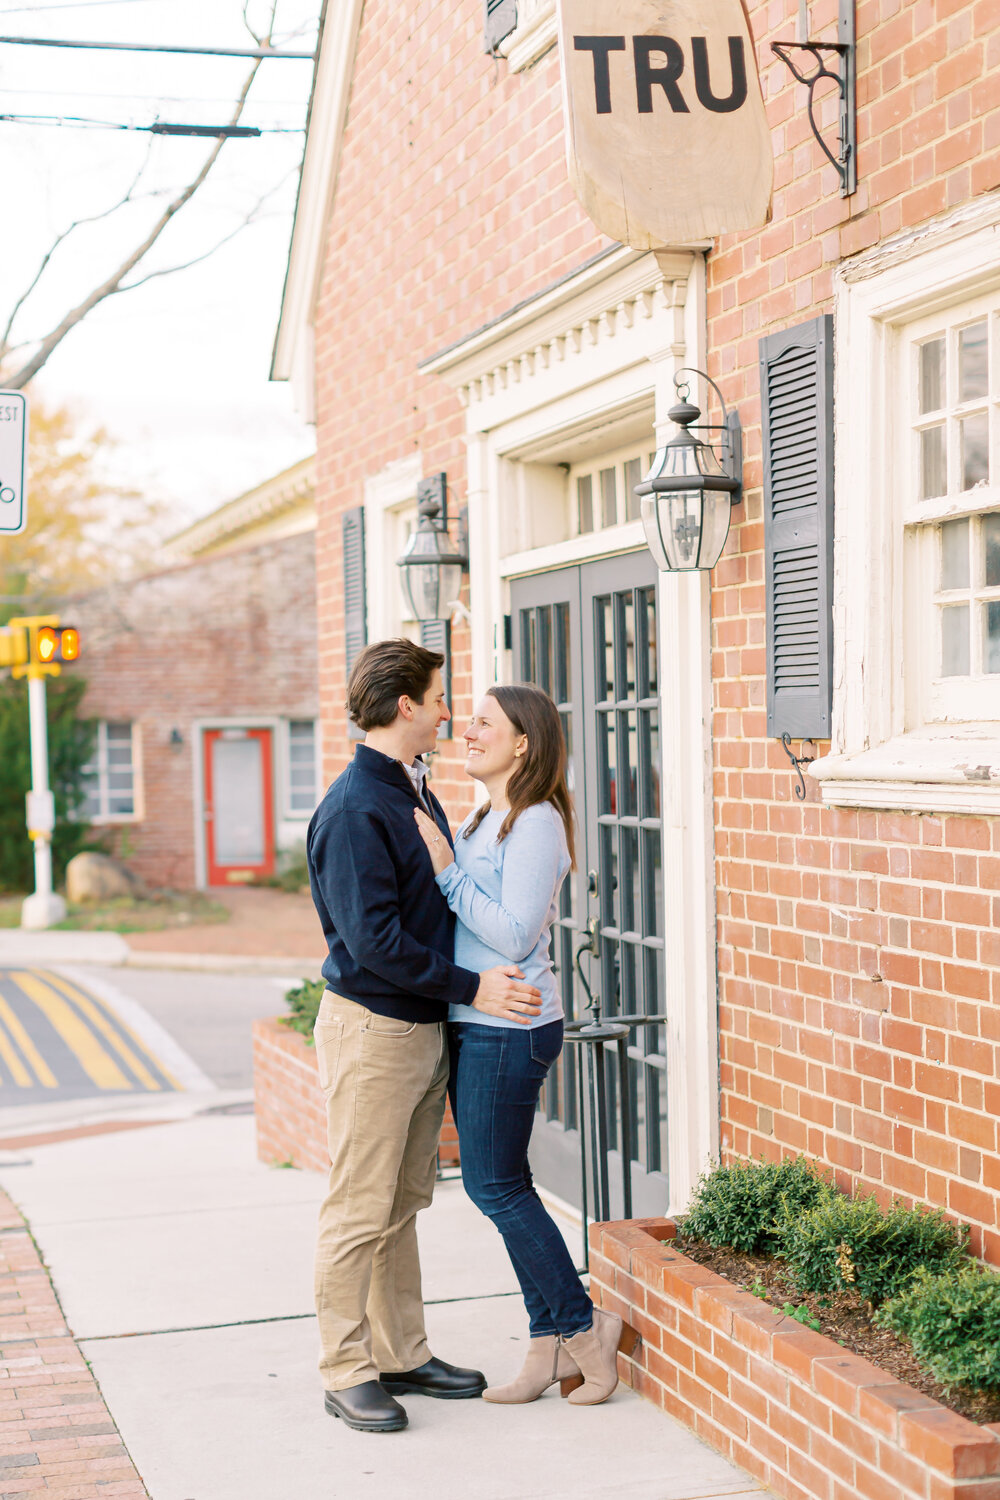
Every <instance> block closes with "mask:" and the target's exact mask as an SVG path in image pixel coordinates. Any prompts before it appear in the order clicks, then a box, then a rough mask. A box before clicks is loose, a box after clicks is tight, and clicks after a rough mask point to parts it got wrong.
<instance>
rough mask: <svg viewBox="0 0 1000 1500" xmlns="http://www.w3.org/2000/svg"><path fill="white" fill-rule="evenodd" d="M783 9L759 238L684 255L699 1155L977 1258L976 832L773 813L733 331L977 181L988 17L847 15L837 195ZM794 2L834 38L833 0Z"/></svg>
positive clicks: (982, 1049) (980, 963) (813, 812)
mask: <svg viewBox="0 0 1000 1500" xmlns="http://www.w3.org/2000/svg"><path fill="white" fill-rule="evenodd" d="M794 10H795V6H794V4H793V3H792V0H787V3H785V4H783V5H782V4H778V5H769V6H760V5H759V6H756V7H752V19H753V26H754V33H755V37H756V40H757V43H758V55H759V57H760V59H761V61H762V64H763V81H764V87H765V92H766V95H767V108H768V115H769V119H770V121H771V126H772V136H773V141H774V150H775V198H774V218H773V222H772V223H771V225H770V226H769V227H768V228H767V229H765V230H762V231H761V232H759V233H756V234H749V235H743V236H729V237H727V238H725V239H723V240H721V241H720V242H719V244H718V246H717V250H716V252H715V253H714V254H713V255H712V256H711V257H710V258H709V263H708V349H709V364H708V369H709V373H710V374H711V375H713V376H714V377H715V378H716V379H717V380H718V381H719V383H720V385H721V386H722V389H723V392H724V394H725V396H726V399H727V401H732V402H734V403H736V404H737V405H738V406H739V410H740V415H741V418H742V421H743V427H744V436H745V444H746V456H747V462H746V466H745V470H744V481H745V484H746V491H745V500H744V504H743V506H742V508H741V510H742V517H741V520H740V523H739V525H738V526H736V527H735V528H734V532H733V535H732V536H731V538H730V541H729V543H728V545H727V548H726V553H725V555H724V557H723V559H722V561H721V562H720V564H719V566H718V568H717V569H716V571H715V575H714V590H713V598H712V612H713V619H714V625H713V656H712V675H713V679H714V684H715V722H714V734H715V792H716V855H717V865H716V869H717V877H718V912H719V925H718V943H719V947H718V952H719V969H720V1022H721V1061H722V1094H723V1103H722V1123H723V1132H722V1138H723V1146H724V1150H725V1151H726V1152H727V1153H734V1154H737V1155H740V1156H748V1155H756V1154H759V1153H764V1154H766V1155H776V1154H779V1153H782V1152H788V1151H806V1152H808V1153H810V1154H815V1155H816V1156H818V1157H820V1158H821V1159H823V1160H824V1161H827V1162H829V1163H831V1164H832V1165H833V1166H834V1167H835V1168H837V1169H838V1176H839V1177H840V1179H841V1182H842V1183H843V1185H845V1186H846V1185H847V1184H848V1183H850V1182H852V1181H853V1182H859V1183H862V1184H865V1185H867V1186H870V1187H873V1188H876V1189H877V1190H879V1192H880V1193H881V1194H882V1195H883V1196H886V1197H887V1196H889V1195H891V1194H892V1193H899V1194H903V1195H905V1196H907V1197H912V1198H919V1199H924V1200H927V1201H930V1202H933V1203H938V1204H942V1205H944V1206H945V1207H946V1208H947V1209H948V1210H949V1211H950V1212H951V1213H953V1214H955V1215H957V1216H959V1217H961V1218H965V1219H968V1220H971V1221H972V1222H973V1224H974V1225H975V1226H976V1228H975V1232H974V1235H973V1243H974V1246H975V1248H976V1249H977V1250H982V1251H983V1252H985V1253H986V1254H987V1255H988V1256H989V1257H990V1258H991V1259H992V1260H994V1261H997V1260H1000V1233H998V1230H997V1226H998V1218H997V1211H998V1205H1000V1196H998V1194H1000V1156H998V1149H997V1147H998V1142H997V1131H996V1119H997V1115H998V1111H1000V1087H998V1085H997V1084H996V1082H995V1079H996V1076H997V1061H998V1057H997V1045H996V1044H997V1042H998V1041H1000V941H998V938H997V935H996V931H995V927H996V921H997V918H998V916H1000V903H998V902H997V900H996V897H995V893H997V892H998V891H1000V822H998V821H997V820H996V819H980V818H972V817H957V816H950V817H933V816H927V815H906V814H899V813H888V812H854V811H845V810H834V809H829V808H827V809H824V808H822V807H820V806H818V805H816V792H815V790H811V791H810V794H809V802H808V803H807V804H806V805H802V804H800V803H798V802H796V801H795V800H794V799H793V797H792V773H791V768H790V766H789V763H788V760H787V758H786V756H785V754H784V752H783V750H782V748H781V745H780V743H778V742H777V741H774V740H768V739H767V738H766V723H765V709H764V678H763V666H764V658H763V648H764V614H763V609H764V584H763V576H764V557H763V551H762V545H763V519H762V496H761V488H760V486H761V481H762V469H761V436H760V396H759V384H758V367H757V341H758V339H759V338H760V337H762V336H763V335H765V334H767V333H771V332H773V331H774V330H775V329H779V328H783V327H787V326H790V325H794V324H795V323H798V322H801V321H803V320H804V319H806V318H809V317H812V316H815V315H816V314H817V313H819V312H825V311H828V310H829V309H830V308H831V305H832V302H831V291H832V278H833V272H834V269H835V267H836V266H837V264H838V262H839V261H840V260H841V259H843V258H844V257H846V256H849V255H852V254H854V253H856V252H858V251H859V250H862V249H865V248H867V247H868V246H870V245H873V244H875V243H876V242H877V241H879V240H881V239H883V238H885V237H886V236H888V235H891V234H893V233H896V232H897V231H899V230H901V229H905V228H908V227H910V226H912V225H915V224H918V223H921V222H923V221H924V220H926V219H927V218H929V217H930V216H932V215H934V214H937V213H939V212H941V211H943V210H946V209H948V208H951V207H954V206H955V205H956V204H960V203H962V202H964V201H966V200H967V199H968V198H969V197H970V196H972V195H975V194H977V193H981V192H983V191H985V190H988V189H994V188H996V187H997V185H998V184H1000V78H998V69H1000V4H997V3H996V0H978V3H962V0H917V3H909V4H907V3H902V0H890V3H885V0H883V3H874V0H871V3H866V0H859V4H858V8H857V18H858V32H859V51H858V133H859V150H858V166H859V188H858V192H857V194H856V195H855V196H853V197H852V198H850V199H848V200H845V199H842V198H841V197H840V196H839V195H838V190H837V178H836V174H835V172H834V170H833V168H832V167H830V166H828V165H825V164H823V157H822V153H821V152H820V149H819V147H818V146H817V145H816V144H815V143H814V142H813V140H812V138H811V135H810V132H809V126H808V122H807V119H806V116H805V113H804V111H803V109H802V103H803V98H804V92H805V91H804V90H803V89H801V88H798V87H796V86H793V85H792V84H791V82H790V80H789V77H788V74H787V72H786V70H785V69H784V67H783V65H782V64H781V63H780V62H779V61H778V60H777V59H776V58H773V57H772V56H771V53H770V47H769V45H768V44H769V42H770V40H771V39H772V38H778V37H781V36H786V37H787V36H791V35H793V34H794V32H793V25H792V22H793V13H794ZM811 11H812V14H813V18H814V19H813V33H814V35H821V34H822V35H830V36H832V35H833V32H832V31H830V30H827V31H825V32H823V31H822V26H823V24H824V23H829V24H832V23H833V22H834V20H835V14H836V6H835V5H834V4H833V3H832V0H827V3H825V4H814V5H812V6H811ZM831 118H832V115H831ZM829 139H831V140H834V141H835V139H836V129H835V126H833V127H832V128H831V131H830V133H829ZM737 514H738V515H739V514H740V512H737Z"/></svg>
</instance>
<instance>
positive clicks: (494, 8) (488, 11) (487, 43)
mask: <svg viewBox="0 0 1000 1500" xmlns="http://www.w3.org/2000/svg"><path fill="white" fill-rule="evenodd" d="M516 25H517V0H483V48H484V50H485V51H486V52H495V51H496V50H497V48H498V47H499V45H500V43H501V42H502V41H503V39H504V37H506V36H510V34H511V32H512V31H513V30H514V27H515V26H516Z"/></svg>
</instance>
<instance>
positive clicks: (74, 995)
mask: <svg viewBox="0 0 1000 1500" xmlns="http://www.w3.org/2000/svg"><path fill="white" fill-rule="evenodd" d="M43 978H44V979H45V982H46V984H51V985H53V986H54V987H55V988H56V989H58V990H61V991H62V993H63V994H64V995H65V996H66V998H67V999H68V1000H72V1001H74V1002H75V1003H76V1004H77V1005H78V1006H79V1007H80V1009H81V1010H82V1011H83V1013H84V1015H85V1016H86V1017H87V1019H88V1021H90V1023H91V1025H93V1026H96V1027H97V1030H98V1031H99V1032H100V1033H101V1035H102V1036H103V1037H104V1039H105V1041H108V1042H110V1043H111V1045H112V1047H114V1049H115V1051H116V1052H117V1053H118V1056H119V1057H120V1058H121V1060H122V1062H123V1063H124V1064H125V1066H126V1067H128V1068H131V1069H132V1072H133V1073H134V1074H135V1076H136V1078H138V1080H139V1082H140V1083H141V1084H142V1086H143V1088H146V1089H149V1090H151V1091H153V1092H157V1093H158V1092H159V1090H160V1089H161V1088H162V1084H160V1083H158V1082H157V1080H156V1079H155V1078H154V1077H153V1075H152V1073H151V1072H150V1071H149V1069H148V1068H147V1067H146V1066H145V1064H144V1063H142V1062H140V1061H139V1059H138V1058H137V1057H136V1055H135V1053H134V1052H133V1051H132V1049H131V1047H128V1046H126V1044H125V1042H124V1041H123V1040H122V1038H121V1037H120V1036H119V1035H118V1033H117V1032H116V1031H115V1029H114V1027H113V1026H112V1025H111V1024H110V1023H109V1021H108V1020H107V1019H106V1017H105V1016H104V1015H103V1014H102V1012H101V1011H99V1010H98V1008H97V1006H96V1005H95V1004H94V1001H93V1000H92V999H91V997H90V996H89V995H88V994H87V993H86V992H85V991H84V990H80V989H77V987H76V985H73V984H70V983H69V981H68V980H66V979H62V978H60V976H59V975H58V974H49V973H46V974H44V975H43Z"/></svg>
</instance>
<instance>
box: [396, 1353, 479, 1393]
mask: <svg viewBox="0 0 1000 1500" xmlns="http://www.w3.org/2000/svg"><path fill="white" fill-rule="evenodd" d="M379 1380H380V1382H381V1384H382V1385H383V1386H384V1387H385V1389H386V1390H387V1391H413V1392H414V1393H415V1394H416V1395H419V1396H436V1397H437V1398H438V1400H439V1401H465V1400H467V1399H468V1398H469V1397H470V1396H481V1395H482V1393H483V1391H485V1389H486V1376H485V1375H483V1374H482V1373H481V1372H480V1371H479V1370H460V1369H459V1368H458V1366H457V1365H449V1364H445V1362H444V1360H443V1359H435V1358H434V1356H433V1355H431V1358H430V1359H429V1360H428V1361H427V1363H426V1364H424V1365H421V1366H420V1368H419V1370H405V1371H404V1372H403V1373H402V1374H401V1375H381V1374H380V1375H379Z"/></svg>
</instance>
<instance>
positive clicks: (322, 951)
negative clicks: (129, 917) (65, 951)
mask: <svg viewBox="0 0 1000 1500" xmlns="http://www.w3.org/2000/svg"><path fill="white" fill-rule="evenodd" d="M209 895H210V896H211V897H212V899H213V901H221V902H222V903H223V905H224V906H228V907H229V911H230V917H229V921H228V922H212V923H208V924H206V925H205V926H200V925H197V926H191V927H170V928H167V929H166V931H164V932H129V933H126V934H125V941H126V942H127V943H128V945H129V947H130V948H134V949H136V950H138V951H141V952H145V953H211V954H236V955H238V956H240V957H242V958H296V959H315V960H316V969H317V973H318V972H319V965H320V962H321V961H322V960H323V959H324V958H325V957H326V943H325V942H324V940H323V930H322V928H321V927H320V925H319V918H318V917H317V915H316V908H315V907H314V906H313V904H312V898H311V897H310V896H308V895H300V894H296V895H291V894H289V893H288V892H287V891H275V890H270V889H268V888H267V887H263V888H258V887H239V888H237V889H234V890H212V891H210V892H209Z"/></svg>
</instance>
